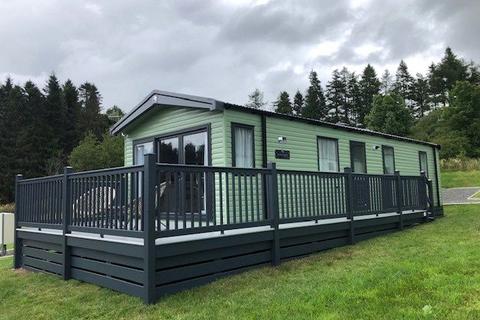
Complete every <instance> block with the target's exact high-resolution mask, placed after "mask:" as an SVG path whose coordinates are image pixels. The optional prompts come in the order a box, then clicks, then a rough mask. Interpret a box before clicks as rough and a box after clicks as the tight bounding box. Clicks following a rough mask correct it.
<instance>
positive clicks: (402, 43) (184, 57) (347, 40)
mask: <svg viewBox="0 0 480 320" xmlns="http://www.w3.org/2000/svg"><path fill="white" fill-rule="evenodd" d="M479 17H480V1H479V0H451V1H446V0H444V1H441V0H402V1H398V0H395V1H391V0H380V1H375V0H337V1H335V0H316V1H313V0H312V1H302V0H291V1H274V0H271V1H268V0H258V1H255V0H231V1H227V0H217V1H213V0H197V1H194V0H172V1H169V0H164V1H154V0H142V1H125V0H110V1H85V0H82V1H77V0H69V1H65V0H42V1H38V0H15V1H10V0H0V39H1V43H2V45H1V46H0V81H1V82H3V81H4V79H6V78H7V76H10V77H12V78H13V80H14V82H16V83H19V84H23V83H24V82H25V81H27V80H33V81H34V82H35V83H37V84H38V85H39V86H42V87H43V85H44V84H45V82H46V79H47V77H48V76H49V75H50V74H51V73H52V72H54V73H55V74H56V75H57V77H58V78H59V79H60V80H61V81H62V82H63V81H65V80H66V79H68V78H70V79H72V80H73V81H74V82H75V83H76V84H77V85H80V84H81V83H83V82H85V81H90V82H93V83H95V84H96V86H97V87H98V88H99V90H100V92H101V94H102V96H103V105H104V108H108V107H111V106H112V105H117V106H120V107H121V108H122V109H123V110H124V111H129V110H130V109H131V108H133V107H134V106H135V105H136V104H137V103H138V102H139V101H140V100H141V99H142V98H143V97H145V96H146V95H147V94H148V93H149V92H150V91H152V90H154V89H158V90H166V91H173V92H179V93H185V94H194V95H199V96H205V97H211V98H215V99H218V100H222V101H226V102H232V103H237V104H245V103H246V102H247V100H248V94H249V93H251V92H252V91H253V90H254V89H255V88H259V89H260V90H262V91H263V92H264V94H265V100H267V101H268V102H270V103H272V102H273V101H275V100H276V98H277V96H278V94H279V92H280V91H283V90H286V91H287V92H289V93H290V95H293V94H294V93H295V92H296V90H297V89H299V90H300V91H302V92H303V91H305V89H306V88H307V86H308V74H309V72H310V71H311V70H316V71H317V72H318V74H319V77H320V80H321V81H322V84H323V85H325V84H326V82H327V81H328V80H329V78H330V76H331V73H332V71H333V70H334V69H336V68H338V69H340V68H342V67H343V66H347V67H348V68H349V69H350V70H352V71H355V72H357V73H360V72H361V71H362V69H363V68H364V67H365V65H366V64H367V63H370V64H372V65H373V66H374V67H375V69H376V70H377V73H378V74H379V76H380V75H381V74H382V73H383V70H385V69H389V71H390V72H391V73H392V74H393V73H395V70H396V68H397V66H398V63H399V62H400V60H401V59H403V60H405V61H406V63H407V65H408V67H409V70H410V71H411V73H412V74H416V73H417V72H422V73H426V72H427V67H428V65H429V64H431V63H432V62H438V61H439V60H440V59H441V57H442V55H443V52H444V50H445V47H447V46H450V47H452V49H453V51H454V52H455V53H456V54H458V55H459V56H461V57H463V58H465V59H466V60H467V61H470V60H473V61H476V62H477V63H478V62H480V41H479V37H478V32H479V31H480V19H479Z"/></svg>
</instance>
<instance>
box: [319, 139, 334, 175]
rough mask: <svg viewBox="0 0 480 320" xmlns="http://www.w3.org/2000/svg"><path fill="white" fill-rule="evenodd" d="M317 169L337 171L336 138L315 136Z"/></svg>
mask: <svg viewBox="0 0 480 320" xmlns="http://www.w3.org/2000/svg"><path fill="white" fill-rule="evenodd" d="M317 151H318V171H328V172H338V167H339V165H338V140H337V139H332V138H324V137H318V138H317Z"/></svg>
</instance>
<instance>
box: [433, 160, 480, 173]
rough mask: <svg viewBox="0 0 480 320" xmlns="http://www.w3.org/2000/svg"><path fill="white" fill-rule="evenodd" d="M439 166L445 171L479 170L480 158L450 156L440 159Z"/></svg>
mask: <svg viewBox="0 0 480 320" xmlns="http://www.w3.org/2000/svg"><path fill="white" fill-rule="evenodd" d="M440 167H441V169H442V170H446V171H473V170H480V159H472V158H450V159H442V160H440Z"/></svg>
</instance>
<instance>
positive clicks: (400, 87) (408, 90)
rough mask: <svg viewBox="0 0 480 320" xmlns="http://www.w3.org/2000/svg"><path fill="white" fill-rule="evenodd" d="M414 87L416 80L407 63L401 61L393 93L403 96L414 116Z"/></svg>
mask: <svg viewBox="0 0 480 320" xmlns="http://www.w3.org/2000/svg"><path fill="white" fill-rule="evenodd" d="M413 85H414V79H413V77H412V76H411V75H410V72H409V71H408V66H407V64H406V63H405V61H403V60H401V61H400V65H399V66H398V69H397V72H396V73H395V83H394V84H393V92H394V93H396V94H397V95H399V96H401V97H402V98H403V99H404V101H405V104H406V106H407V107H408V108H409V109H410V112H411V113H412V115H413V114H414V111H413V103H412V99H413Z"/></svg>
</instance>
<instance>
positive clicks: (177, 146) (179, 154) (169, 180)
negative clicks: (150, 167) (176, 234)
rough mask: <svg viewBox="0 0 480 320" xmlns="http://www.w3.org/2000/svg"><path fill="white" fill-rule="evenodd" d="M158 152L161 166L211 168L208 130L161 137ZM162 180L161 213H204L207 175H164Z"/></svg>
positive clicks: (158, 140)
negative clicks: (209, 165)
mask: <svg viewBox="0 0 480 320" xmlns="http://www.w3.org/2000/svg"><path fill="white" fill-rule="evenodd" d="M157 150H158V162H160V163H168V164H187V165H199V166H204V165H208V133H207V131H206V130H200V131H190V132H184V133H180V134H176V135H170V136H168V137H165V138H159V139H157ZM160 180H161V181H160V191H161V201H162V211H164V212H165V211H167V212H174V211H176V212H179V211H180V212H182V213H185V214H187V215H190V214H193V215H199V216H200V214H205V212H206V210H205V208H206V189H207V188H206V179H205V174H203V173H193V172H192V173H181V174H180V175H178V176H174V175H173V174H165V175H162V176H161V178H160Z"/></svg>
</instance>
